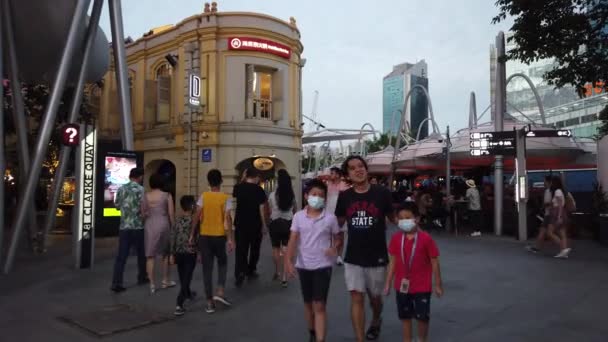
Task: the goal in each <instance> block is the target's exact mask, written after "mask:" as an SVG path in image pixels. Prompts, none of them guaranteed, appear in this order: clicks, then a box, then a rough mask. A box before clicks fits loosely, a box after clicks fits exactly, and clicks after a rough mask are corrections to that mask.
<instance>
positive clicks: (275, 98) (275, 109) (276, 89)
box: [272, 69, 286, 122]
mask: <svg viewBox="0 0 608 342" xmlns="http://www.w3.org/2000/svg"><path fill="white" fill-rule="evenodd" d="M284 80H285V70H284V69H279V70H277V71H275V72H274V73H273V74H272V121H275V122H276V121H281V120H282V119H283V114H284V112H285V100H284V98H285V95H286V94H285V91H284V87H283V86H284V85H285V82H284Z"/></svg>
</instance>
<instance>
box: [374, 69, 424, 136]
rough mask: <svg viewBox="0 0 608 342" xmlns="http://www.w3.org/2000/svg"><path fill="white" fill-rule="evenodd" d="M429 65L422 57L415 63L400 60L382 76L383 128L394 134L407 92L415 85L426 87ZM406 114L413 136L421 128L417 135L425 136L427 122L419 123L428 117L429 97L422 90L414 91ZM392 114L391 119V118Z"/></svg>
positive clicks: (385, 131)
mask: <svg viewBox="0 0 608 342" xmlns="http://www.w3.org/2000/svg"><path fill="white" fill-rule="evenodd" d="M427 75H428V67H427V64H426V62H425V61H424V60H421V61H420V62H417V63H416V64H410V63H403V64H399V65H396V66H394V67H393V71H392V72H391V73H390V74H388V75H386V76H384V79H383V80H382V132H384V133H388V132H391V133H392V134H396V132H397V127H398V126H399V115H400V111H402V110H403V102H404V101H405V97H406V95H407V93H408V92H409V91H410V89H412V88H413V87H414V86H416V85H420V86H423V87H424V88H425V89H426V90H427V91H428V89H429V80H428V78H427ZM405 117H406V119H407V121H408V122H409V124H410V127H411V130H412V136H413V137H416V134H417V133H418V129H419V128H420V130H421V132H420V138H425V137H427V136H428V127H429V125H428V122H426V123H425V124H424V125H422V126H420V124H421V123H422V121H424V119H426V118H427V117H428V100H427V98H426V96H425V95H424V94H423V93H422V91H414V92H412V95H411V97H410V101H409V105H408V106H407V108H406V113H405ZM393 118H394V120H393Z"/></svg>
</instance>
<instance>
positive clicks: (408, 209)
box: [384, 203, 443, 342]
mask: <svg viewBox="0 0 608 342" xmlns="http://www.w3.org/2000/svg"><path fill="white" fill-rule="evenodd" d="M397 215H398V219H399V223H398V226H399V229H400V232H398V233H395V234H394V235H393V237H392V238H391V241H390V243H389V247H388V253H389V259H390V261H389V266H388V272H387V275H386V283H385V286H384V293H385V295H387V296H388V294H389V293H390V288H391V282H392V281H393V278H394V288H395V291H396V298H397V311H398V315H399V319H400V320H401V321H402V322H403V341H406V342H411V341H412V340H413V338H412V319H415V320H416V322H417V325H418V334H417V335H418V342H426V341H427V339H428V334H429V320H430V313H431V292H433V277H434V278H435V287H434V292H435V295H437V297H441V296H442V295H443V287H442V285H441V272H440V270H439V250H438V249H437V245H436V244H435V241H434V240H433V238H432V237H431V236H430V235H429V234H428V233H426V232H424V231H422V230H420V228H419V222H420V215H419V213H418V208H417V207H416V205H415V204H413V203H406V204H404V205H403V207H401V208H400V209H399V211H398V212H397Z"/></svg>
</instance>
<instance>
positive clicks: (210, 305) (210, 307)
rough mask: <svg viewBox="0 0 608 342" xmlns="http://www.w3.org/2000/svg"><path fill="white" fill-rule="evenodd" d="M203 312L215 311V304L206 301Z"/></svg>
mask: <svg viewBox="0 0 608 342" xmlns="http://www.w3.org/2000/svg"><path fill="white" fill-rule="evenodd" d="M205 312H206V313H208V314H212V313H215V304H213V302H208V303H207V305H205Z"/></svg>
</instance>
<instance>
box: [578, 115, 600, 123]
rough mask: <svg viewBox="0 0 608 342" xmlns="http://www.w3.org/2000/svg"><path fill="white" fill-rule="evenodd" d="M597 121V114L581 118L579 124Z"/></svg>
mask: <svg viewBox="0 0 608 342" xmlns="http://www.w3.org/2000/svg"><path fill="white" fill-rule="evenodd" d="M596 120H597V114H589V115H584V116H582V117H581V123H587V122H594V121H596Z"/></svg>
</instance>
